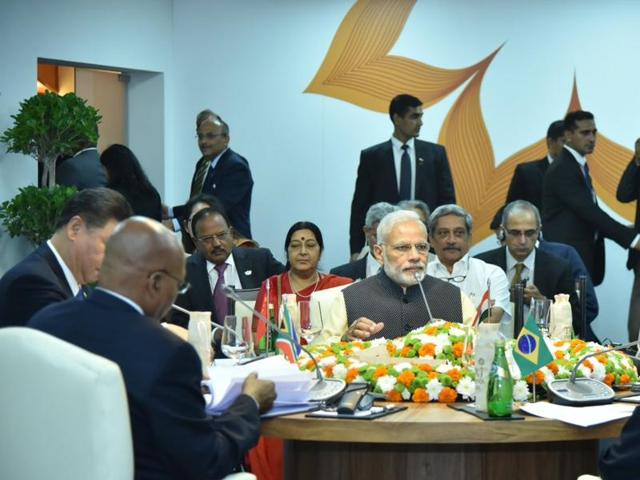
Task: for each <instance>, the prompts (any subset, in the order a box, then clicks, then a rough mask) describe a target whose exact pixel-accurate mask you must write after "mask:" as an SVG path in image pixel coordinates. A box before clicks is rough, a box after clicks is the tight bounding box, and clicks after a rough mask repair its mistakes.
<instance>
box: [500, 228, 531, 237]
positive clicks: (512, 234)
mask: <svg viewBox="0 0 640 480" xmlns="http://www.w3.org/2000/svg"><path fill="white" fill-rule="evenodd" d="M506 232H507V235H509V236H510V237H514V238H518V237H521V236H522V235H524V236H525V237H527V238H529V239H531V238H533V237H535V236H536V235H538V229H537V228H536V229H535V230H506Z"/></svg>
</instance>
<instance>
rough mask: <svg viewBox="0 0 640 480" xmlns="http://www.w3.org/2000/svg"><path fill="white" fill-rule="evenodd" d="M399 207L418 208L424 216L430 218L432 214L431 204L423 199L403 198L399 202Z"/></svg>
mask: <svg viewBox="0 0 640 480" xmlns="http://www.w3.org/2000/svg"><path fill="white" fill-rule="evenodd" d="M398 208H402V209H403V210H410V209H412V208H415V209H416V210H420V211H421V212H422V213H424V218H429V215H430V214H431V210H430V209H429V205H427V204H426V203H425V202H423V201H422V200H402V201H400V202H398Z"/></svg>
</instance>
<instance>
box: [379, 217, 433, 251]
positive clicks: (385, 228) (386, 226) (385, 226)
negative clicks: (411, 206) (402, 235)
mask: <svg viewBox="0 0 640 480" xmlns="http://www.w3.org/2000/svg"><path fill="white" fill-rule="evenodd" d="M405 222H416V223H417V224H418V225H420V228H421V229H422V230H424V236H425V238H426V237H427V227H425V225H424V223H423V222H422V220H420V217H419V216H418V214H417V213H416V212H413V211H411V210H397V211H395V212H391V213H389V214H388V215H386V216H385V217H384V218H383V219H382V220H380V224H379V225H378V230H377V231H376V235H377V238H378V244H379V245H382V244H384V243H386V242H387V240H388V238H389V234H390V233H391V230H393V228H394V227H395V226H396V225H398V224H399V223H405Z"/></svg>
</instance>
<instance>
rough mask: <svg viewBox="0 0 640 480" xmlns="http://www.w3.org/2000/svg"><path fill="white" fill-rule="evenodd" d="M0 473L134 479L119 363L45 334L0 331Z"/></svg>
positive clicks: (35, 479) (27, 478)
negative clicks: (0, 389)
mask: <svg viewBox="0 0 640 480" xmlns="http://www.w3.org/2000/svg"><path fill="white" fill-rule="evenodd" d="M0 381H1V382H2V393H0V415H1V417H2V421H1V424H2V427H1V428H0V444H1V445H2V447H1V448H0V478H6V479H10V478H20V479H22V480H40V479H43V478H50V479H63V478H64V479H65V480H76V479H77V480H85V479H91V480H130V479H133V446H132V440H131V425H130V422H129V409H128V407H127V396H126V390H125V387H124V382H123V379H122V374H121V373H120V368H119V367H118V365H116V364H115V363H113V362H112V361H110V360H107V359H105V358H102V357H100V356H98V355H94V354H92V353H89V352H87V351H86V350H83V349H81V348H78V347H76V346H74V345H71V344H70V343H67V342H64V341H62V340H60V339H58V338H55V337H53V336H51V335H48V334H46V333H43V332H40V331H38V330H34V329H30V328H25V327H10V328H3V329H0Z"/></svg>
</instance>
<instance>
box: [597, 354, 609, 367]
mask: <svg viewBox="0 0 640 480" xmlns="http://www.w3.org/2000/svg"><path fill="white" fill-rule="evenodd" d="M596 358H597V359H598V361H599V362H600V363H601V364H603V365H606V364H607V356H606V355H605V354H603V353H602V354H600V355H598V356H597V357H596Z"/></svg>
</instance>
